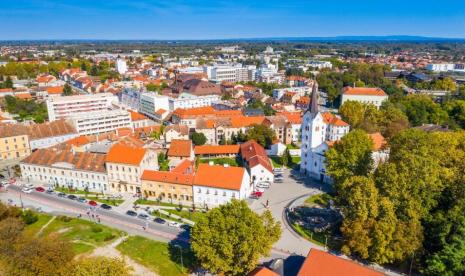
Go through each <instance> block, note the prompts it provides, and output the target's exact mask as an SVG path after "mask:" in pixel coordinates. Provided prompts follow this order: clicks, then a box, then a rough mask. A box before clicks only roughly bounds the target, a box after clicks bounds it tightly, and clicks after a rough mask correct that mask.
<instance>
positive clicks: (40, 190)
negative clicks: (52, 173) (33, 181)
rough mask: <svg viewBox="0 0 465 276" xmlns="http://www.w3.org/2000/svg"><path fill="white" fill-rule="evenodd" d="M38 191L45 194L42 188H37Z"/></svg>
mask: <svg viewBox="0 0 465 276" xmlns="http://www.w3.org/2000/svg"><path fill="white" fill-rule="evenodd" d="M36 191H38V192H41V193H43V192H45V189H44V188H42V187H37V188H36Z"/></svg>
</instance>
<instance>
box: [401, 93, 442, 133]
mask: <svg viewBox="0 0 465 276" xmlns="http://www.w3.org/2000/svg"><path fill="white" fill-rule="evenodd" d="M399 104H400V105H401V108H402V109H403V110H404V111H405V114H406V115H407V117H408V119H409V121H410V123H411V124H412V125H413V126H419V125H422V124H442V123H444V122H445V121H447V117H448V116H447V113H446V112H445V111H444V110H442V109H441V107H440V106H439V105H438V104H437V103H435V102H433V100H432V99H431V97H429V96H426V95H409V96H407V97H404V98H403V99H402V100H401V101H400V102H399Z"/></svg>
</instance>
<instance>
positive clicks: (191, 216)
mask: <svg viewBox="0 0 465 276" xmlns="http://www.w3.org/2000/svg"><path fill="white" fill-rule="evenodd" d="M166 211H167V212H170V213H171V214H175V215H178V216H180V217H182V218H185V219H188V220H191V221H193V222H197V221H199V220H200V218H202V217H204V216H205V213H203V212H201V211H196V212H189V210H185V209H183V210H181V211H178V210H166Z"/></svg>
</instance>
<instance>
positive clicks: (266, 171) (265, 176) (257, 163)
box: [240, 140, 274, 185]
mask: <svg viewBox="0 0 465 276" xmlns="http://www.w3.org/2000/svg"><path fill="white" fill-rule="evenodd" d="M240 153H241V156H242V159H243V161H244V164H245V166H246V167H247V168H248V171H249V174H250V177H251V182H252V183H253V184H254V185H256V184H258V183H260V182H269V183H273V181H274V173H273V166H272V165H271V162H270V159H269V158H268V155H267V153H266V151H265V149H264V148H263V147H262V146H261V145H260V144H258V143H257V142H255V141H253V140H251V141H247V142H245V143H243V144H241V148H240Z"/></svg>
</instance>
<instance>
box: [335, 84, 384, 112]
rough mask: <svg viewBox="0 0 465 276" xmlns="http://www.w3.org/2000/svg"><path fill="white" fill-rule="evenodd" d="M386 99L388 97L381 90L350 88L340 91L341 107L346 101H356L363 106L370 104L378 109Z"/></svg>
mask: <svg viewBox="0 0 465 276" xmlns="http://www.w3.org/2000/svg"><path fill="white" fill-rule="evenodd" d="M387 99H388V95H387V94H386V92H384V91H383V90H382V89H381V88H368V87H350V86H346V87H344V88H343V89H342V100H341V105H343V104H344V103H345V102H346V101H357V102H361V103H363V104H372V105H374V106H376V107H377V108H379V107H380V106H381V104H382V103H383V102H384V101H386V100H387Z"/></svg>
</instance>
